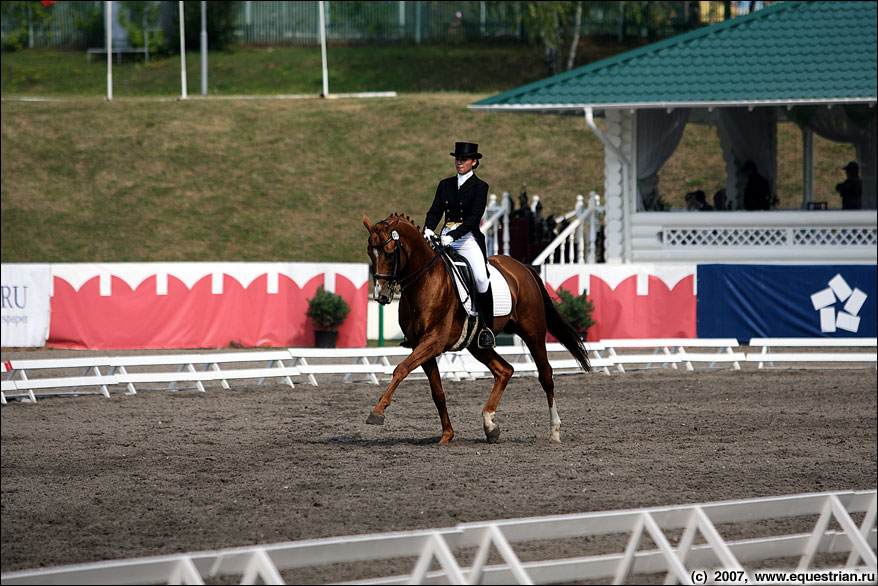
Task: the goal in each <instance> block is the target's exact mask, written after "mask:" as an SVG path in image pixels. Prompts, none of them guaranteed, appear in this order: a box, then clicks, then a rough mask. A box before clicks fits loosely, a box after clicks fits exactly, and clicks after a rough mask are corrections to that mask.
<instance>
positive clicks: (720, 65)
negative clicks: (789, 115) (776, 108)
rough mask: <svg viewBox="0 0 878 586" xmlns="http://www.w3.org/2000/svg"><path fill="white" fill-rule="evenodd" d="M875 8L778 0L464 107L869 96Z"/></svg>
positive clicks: (875, 49) (858, 99) (877, 23)
mask: <svg viewBox="0 0 878 586" xmlns="http://www.w3.org/2000/svg"><path fill="white" fill-rule="evenodd" d="M876 7H878V3H876V2H842V1H837V0H835V1H829V2H782V3H780V4H776V5H773V6H770V7H768V8H765V9H763V10H760V11H758V12H754V13H751V14H748V15H746V16H740V17H738V18H734V19H732V20H728V21H725V22H722V23H719V24H715V25H712V26H709V27H704V28H701V29H697V30H694V31H690V32H688V33H685V34H682V35H678V36H675V37H671V38H669V39H666V40H664V41H660V42H658V43H653V44H651V45H647V46H644V47H641V48H639V49H635V50H633V51H628V52H626V53H622V54H620V55H616V56H614V57H611V58H609V59H604V60H602V61H598V62H595V63H592V64H590V65H586V66H583V67H580V68H578V69H574V70H572V71H568V72H566V73H562V74H560V75H556V76H554V77H549V78H547V79H544V80H541V81H537V82H534V83H531V84H528V85H525V86H521V87H519V88H516V89H513V90H510V91H507V92H504V93H502V94H498V95H496V96H493V97H490V98H486V99H484V100H481V101H479V102H476V103H475V104H471V105H470V108H471V109H473V110H503V111H506V110H522V111H563V110H581V109H582V108H585V107H592V108H594V109H610V108H656V107H682V106H694V107H710V106H742V105H744V106H750V105H755V106H761V105H789V104H831V103H845V104H850V103H867V104H868V103H873V104H874V103H875V101H876V93H878V90H876V85H878V82H876V77H878V76H876V71H878V58H876V55H878V33H876V30H878V11H876Z"/></svg>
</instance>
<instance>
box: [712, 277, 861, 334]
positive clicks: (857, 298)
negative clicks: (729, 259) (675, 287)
mask: <svg viewBox="0 0 878 586" xmlns="http://www.w3.org/2000/svg"><path fill="white" fill-rule="evenodd" d="M697 278H698V301H697V304H698V318H697V320H698V337H699V338H727V337H728V338H737V339H738V341H740V342H742V343H747V342H748V341H749V340H750V338H818V337H851V338H874V337H876V335H878V333H876V330H878V325H876V323H878V318H876V298H878V295H876V265H801V266H798V265H727V264H715V265H698V277H697Z"/></svg>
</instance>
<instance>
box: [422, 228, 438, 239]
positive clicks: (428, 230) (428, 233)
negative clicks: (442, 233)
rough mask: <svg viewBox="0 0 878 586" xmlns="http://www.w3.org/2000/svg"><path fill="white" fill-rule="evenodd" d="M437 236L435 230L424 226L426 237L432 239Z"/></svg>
mask: <svg viewBox="0 0 878 586" xmlns="http://www.w3.org/2000/svg"><path fill="white" fill-rule="evenodd" d="M435 236H436V234H435V232H433V231H432V230H430V229H429V228H424V239H425V240H432V239H433V238H434V237H435Z"/></svg>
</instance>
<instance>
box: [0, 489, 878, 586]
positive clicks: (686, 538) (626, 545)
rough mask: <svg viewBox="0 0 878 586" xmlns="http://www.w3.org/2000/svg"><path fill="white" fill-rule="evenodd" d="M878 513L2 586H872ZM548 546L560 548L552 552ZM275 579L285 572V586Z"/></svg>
mask: <svg viewBox="0 0 878 586" xmlns="http://www.w3.org/2000/svg"><path fill="white" fill-rule="evenodd" d="M876 510H878V502H876V491H875V490H866V491H845V492H828V493H818V494H805V495H794V496H779V497H769V498H760V499H750V500H739V501H729V502H716V503H706V504H697V505H683V506H669V507H654V508H644V509H632V510H624V511H610V512H597V513H581V514H571V515H557V516H549V517H534V518H525V519H508V520H501V521H484V522H476V523H463V524H460V525H456V526H454V527H448V528H443V529H425V530H420V531H406V532H395V533H378V534H369V535H358V536H349V537H337V538H325V539H313V540H307V541H295V542H287V543H276V544H271V545H257V546H247V547H238V548H230V549H222V550H216V551H203V552H194V553H184V554H175V555H168V556H160V557H149V558H138V559H128V560H116V561H106V562H97V563H86V564H79V565H71V566H61V567H55V568H44V569H37V570H27V571H20V572H10V573H6V574H3V576H2V581H3V584H9V585H10V586H11V585H13V584H156V583H164V584H204V583H205V580H213V581H214V582H212V583H215V581H216V580H217V579H218V578H223V577H225V578H226V579H228V578H229V577H234V579H235V580H236V581H238V583H240V584H259V583H262V584H286V583H290V584H295V583H298V578H297V577H296V572H295V571H296V570H301V569H303V568H321V567H329V566H331V565H332V564H350V565H349V566H348V568H353V570H352V571H353V577H354V579H355V580H356V581H352V582H341V581H340V580H339V581H334V583H351V584H552V583H565V582H574V581H583V580H602V579H603V580H606V579H611V580H612V583H614V584H623V583H626V580H627V579H628V578H629V577H632V576H642V575H644V574H664V576H665V579H664V583H665V584H678V583H679V584H703V583H717V582H719V583H736V584H758V583H772V582H774V583H776V582H775V581H774V580H766V579H765V577H764V576H765V574H766V573H769V572H771V573H775V575H777V573H779V572H785V573H786V574H787V576H789V574H790V573H793V572H795V573H798V574H803V573H808V574H809V575H812V576H813V575H815V574H818V573H820V574H821V575H824V576H829V575H831V574H832V573H833V572H834V573H835V575H836V576H838V575H840V574H844V575H846V576H854V577H855V578H854V579H856V578H859V577H862V579H863V581H864V582H866V583H868V582H871V583H874V579H875V572H876V556H875V548H876V523H875V519H876ZM796 518H799V519H801V521H800V522H798V523H796V524H795V527H797V529H796V531H797V532H795V533H781V534H777V531H781V529H780V528H782V527H790V525H789V524H787V523H788V522H791V521H790V520H791V519H796ZM778 520H780V521H783V522H778ZM766 527H774V528H775V530H774V532H773V534H770V535H765V528H766ZM803 529H804V530H803ZM784 531H789V529H784ZM723 535H734V536H735V538H734V539H730V538H728V537H723ZM553 540H556V541H555V543H556V544H557V543H567V544H568V545H567V546H566V547H564V548H556V547H551V545H552V543H553ZM557 540H560V541H557ZM564 540H567V541H566V542H565V541H564ZM571 543H572V544H576V545H575V546H571V545H570V544H571ZM529 544H533V545H537V546H542V547H541V548H540V549H539V551H542V552H550V553H551V555H552V558H551V559H540V560H537V561H533V560H529V561H522V557H525V554H526V548H527V546H528V545H529ZM562 549H563V552H562ZM519 552H521V553H519ZM565 554H566V555H565ZM543 557H545V556H543ZM381 560H386V561H390V560H397V561H398V563H396V565H394V566H393V567H394V568H400V567H405V568H410V570H409V571H407V572H406V573H404V574H401V575H391V576H379V577H375V578H368V579H363V578H362V577H361V576H362V575H363V573H364V570H363V562H368V561H373V562H374V561H381ZM462 560H465V561H462ZM372 566H373V567H378V566H376V565H375V564H373V565H372ZM336 568H338V566H336ZM758 568H771V569H770V570H760V569H758ZM336 571H337V570H336ZM378 571H380V570H378ZM396 571H399V570H396ZM283 572H288V574H287V578H288V579H289V582H287V581H286V580H285V577H284V574H283ZM870 575H871V580H869V576H870ZM818 579H819V578H818ZM794 580H795V579H794ZM831 581H836V582H837V580H831Z"/></svg>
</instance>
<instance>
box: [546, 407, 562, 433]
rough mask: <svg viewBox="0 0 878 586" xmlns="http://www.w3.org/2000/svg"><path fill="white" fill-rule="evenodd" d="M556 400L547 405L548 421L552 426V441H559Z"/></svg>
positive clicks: (559, 429)
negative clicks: (549, 405)
mask: <svg viewBox="0 0 878 586" xmlns="http://www.w3.org/2000/svg"><path fill="white" fill-rule="evenodd" d="M557 404H558V400H557V399H556V400H555V402H554V403H553V404H552V406H551V407H549V423H550V425H551V426H552V441H553V442H560V441H561V418H560V417H558V409H557Z"/></svg>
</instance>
